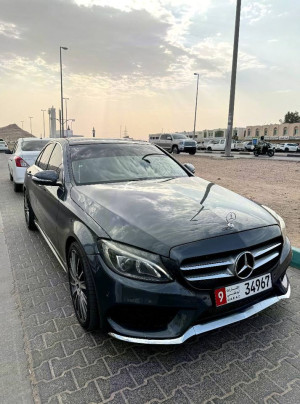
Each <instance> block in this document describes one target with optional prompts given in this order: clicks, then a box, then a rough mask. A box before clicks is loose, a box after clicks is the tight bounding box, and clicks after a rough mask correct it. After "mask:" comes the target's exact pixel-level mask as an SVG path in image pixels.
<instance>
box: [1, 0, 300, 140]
mask: <svg viewBox="0 0 300 404" xmlns="http://www.w3.org/2000/svg"><path fill="white" fill-rule="evenodd" d="M235 7H236V1H235V0H146V1H144V0H0V10H1V13H0V100H1V101H0V102H1V104H0V106H1V113H0V127H2V126H6V125H8V124H11V123H16V124H18V125H19V126H20V127H22V123H21V121H24V122H23V127H24V129H25V130H30V123H29V116H32V117H33V118H32V128H33V134H35V135H36V136H40V135H41V134H42V133H43V117H42V112H41V109H46V110H48V108H49V107H51V106H52V105H53V106H54V107H55V108H57V110H58V109H59V107H60V70H59V47H60V46H65V47H68V50H67V51H63V55H62V56H63V83H64V96H65V97H68V98H69V101H68V118H73V119H75V122H74V123H73V130H74V133H76V134H81V135H84V136H91V135H92V128H93V127H95V130H96V136H97V137H119V136H120V133H121V134H123V133H124V130H125V127H126V129H127V133H128V135H129V136H132V137H134V138H136V139H147V138H148V134H149V133H158V132H174V131H183V130H186V131H191V130H192V129H193V124H194V108H195V96H196V81H197V78H196V76H195V75H194V73H195V72H197V73H199V95H198V109H197V126H196V130H202V129H209V128H211V129H213V128H224V127H226V126H227V116H228V104H229V90H230V77H231V63H232V47H233V36H234V21H235ZM299 15H300V2H299V1H297V0H259V1H256V0H242V13H241V26H240V41H239V60H238V72H237V87H236V103H235V114H234V126H246V125H259V124H267V123H275V122H278V121H279V119H282V118H283V117H284V114H285V113H286V112H287V111H288V110H292V111H295V110H299V91H300V80H299V72H298V71H299V65H300V52H299V49H300V35H299V31H300V25H299ZM45 118H46V136H48V133H49V132H48V114H47V112H46V115H45Z"/></svg>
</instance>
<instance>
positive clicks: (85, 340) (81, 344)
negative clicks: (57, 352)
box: [63, 334, 95, 355]
mask: <svg viewBox="0 0 300 404" xmlns="http://www.w3.org/2000/svg"><path fill="white" fill-rule="evenodd" d="M94 345H95V342H94V341H93V339H92V338H91V336H90V335H89V334H85V335H83V336H82V337H81V338H77V339H73V340H65V341H63V346H64V348H65V350H66V354H67V355H72V353H73V352H75V351H76V350H77V349H81V348H86V347H92V346H94Z"/></svg>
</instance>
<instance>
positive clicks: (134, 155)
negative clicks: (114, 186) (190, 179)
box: [70, 143, 188, 185]
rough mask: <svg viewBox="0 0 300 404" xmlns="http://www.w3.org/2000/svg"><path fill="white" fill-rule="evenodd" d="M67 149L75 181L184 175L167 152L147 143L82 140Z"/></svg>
mask: <svg viewBox="0 0 300 404" xmlns="http://www.w3.org/2000/svg"><path fill="white" fill-rule="evenodd" d="M70 149H71V162H72V171H73V175H74V179H75V182H76V184H79V185H87V184H101V183H108V182H121V181H139V180H150V179H160V178H175V177H187V176H188V175H187V173H186V172H185V171H184V170H183V169H182V168H181V167H180V165H179V164H177V163H176V162H175V161H174V160H172V159H171V158H170V157H169V156H167V155H166V154H164V153H163V152H161V151H160V150H159V149H158V148H156V147H155V146H151V145H138V144H99V143H98V144H84V145H76V146H75V145H74V146H71V147H70Z"/></svg>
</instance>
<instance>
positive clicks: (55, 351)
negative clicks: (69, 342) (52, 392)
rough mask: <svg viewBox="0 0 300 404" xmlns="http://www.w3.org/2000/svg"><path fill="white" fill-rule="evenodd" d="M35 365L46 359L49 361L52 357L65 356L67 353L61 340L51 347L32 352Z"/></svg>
mask: <svg viewBox="0 0 300 404" xmlns="http://www.w3.org/2000/svg"><path fill="white" fill-rule="evenodd" d="M31 355H32V362H33V367H38V366H40V364H41V363H42V362H44V361H49V360H50V359H52V358H63V357H65V356H66V355H65V353H64V350H63V347H62V345H61V343H60V342H58V343H56V344H55V345H53V346H52V347H51V348H46V349H43V350H40V351H38V350H36V351H32V352H31Z"/></svg>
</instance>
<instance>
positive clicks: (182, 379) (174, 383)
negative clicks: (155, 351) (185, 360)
mask: <svg viewBox="0 0 300 404" xmlns="http://www.w3.org/2000/svg"><path fill="white" fill-rule="evenodd" d="M154 379H155V381H156V383H157V384H158V385H159V386H160V388H161V390H162V391H163V392H164V393H165V395H166V396H167V397H168V396H170V395H172V394H173V391H174V390H176V389H177V388H178V386H184V385H192V384H194V383H195V380H194V379H193V377H192V376H191V375H190V374H189V373H188V372H187V371H186V370H185V369H184V368H183V367H182V366H178V367H177V368H176V369H175V370H173V371H172V372H170V373H167V374H165V375H163V376H155V378H154Z"/></svg>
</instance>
